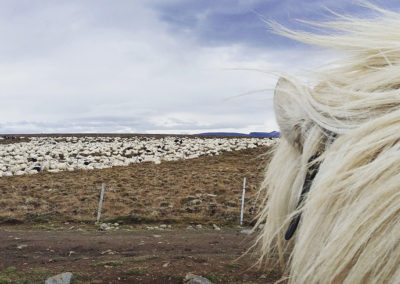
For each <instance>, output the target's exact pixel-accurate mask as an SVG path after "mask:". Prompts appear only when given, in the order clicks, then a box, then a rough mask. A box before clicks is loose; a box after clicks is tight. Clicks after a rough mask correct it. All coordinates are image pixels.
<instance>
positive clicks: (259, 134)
mask: <svg viewBox="0 0 400 284" xmlns="http://www.w3.org/2000/svg"><path fill="white" fill-rule="evenodd" d="M196 135H205V136H242V137H269V138H278V137H280V133H279V132H277V131H272V132H250V134H244V133H236V132H206V133H199V134H196Z"/></svg>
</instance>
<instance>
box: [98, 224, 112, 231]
mask: <svg viewBox="0 0 400 284" xmlns="http://www.w3.org/2000/svg"><path fill="white" fill-rule="evenodd" d="M110 229H111V228H110V226H109V225H108V224H107V223H101V225H100V230H102V231H107V230H110Z"/></svg>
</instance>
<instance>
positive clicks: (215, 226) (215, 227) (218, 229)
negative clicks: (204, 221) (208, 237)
mask: <svg viewBox="0 0 400 284" xmlns="http://www.w3.org/2000/svg"><path fill="white" fill-rule="evenodd" d="M213 229H214V230H216V231H221V228H220V227H218V226H217V225H215V224H213Z"/></svg>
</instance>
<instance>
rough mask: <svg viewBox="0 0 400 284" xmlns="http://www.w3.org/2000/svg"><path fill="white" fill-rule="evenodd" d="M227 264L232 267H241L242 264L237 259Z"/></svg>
mask: <svg viewBox="0 0 400 284" xmlns="http://www.w3.org/2000/svg"><path fill="white" fill-rule="evenodd" d="M225 266H226V267H227V268H230V269H236V268H239V267H240V264H239V263H237V262H236V261H231V262H229V263H227V264H225Z"/></svg>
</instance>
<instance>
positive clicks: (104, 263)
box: [92, 260, 124, 267]
mask: <svg viewBox="0 0 400 284" xmlns="http://www.w3.org/2000/svg"><path fill="white" fill-rule="evenodd" d="M123 264H124V261H123V260H109V261H102V262H97V263H94V264H92V266H93V267H99V266H113V267H116V266H121V265H123Z"/></svg>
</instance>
